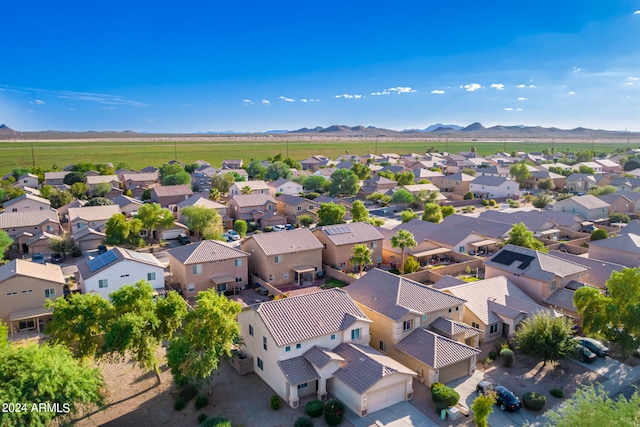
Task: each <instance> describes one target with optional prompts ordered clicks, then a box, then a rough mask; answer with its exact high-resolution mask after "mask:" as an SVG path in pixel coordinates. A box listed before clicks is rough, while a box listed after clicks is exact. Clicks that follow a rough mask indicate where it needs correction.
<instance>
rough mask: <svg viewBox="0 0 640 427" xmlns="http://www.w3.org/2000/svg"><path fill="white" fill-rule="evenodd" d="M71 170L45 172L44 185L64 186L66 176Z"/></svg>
mask: <svg viewBox="0 0 640 427" xmlns="http://www.w3.org/2000/svg"><path fill="white" fill-rule="evenodd" d="M70 173H71V172H70V171H63V172H45V173H44V185H50V186H52V187H54V188H61V187H64V186H65V184H64V177H65V176H67V175H68V174H70Z"/></svg>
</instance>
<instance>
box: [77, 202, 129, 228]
mask: <svg viewBox="0 0 640 427" xmlns="http://www.w3.org/2000/svg"><path fill="white" fill-rule="evenodd" d="M119 213H121V212H120V206H118V205H108V206H83V207H81V208H69V213H68V214H67V217H68V219H69V229H70V231H71V234H74V235H75V234H76V233H77V232H78V231H80V230H82V229H84V228H93V229H94V230H97V229H100V228H101V227H102V226H103V225H104V224H105V223H106V222H107V221H109V219H110V218H111V217H112V216H113V215H115V214H119Z"/></svg>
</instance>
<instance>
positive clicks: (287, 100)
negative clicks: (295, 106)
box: [278, 96, 296, 102]
mask: <svg viewBox="0 0 640 427" xmlns="http://www.w3.org/2000/svg"><path fill="white" fill-rule="evenodd" d="M278 99H282V100H283V101H284V102H296V100H295V99H293V98H287V97H286V96H279V97H278Z"/></svg>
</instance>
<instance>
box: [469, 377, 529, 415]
mask: <svg viewBox="0 0 640 427" xmlns="http://www.w3.org/2000/svg"><path fill="white" fill-rule="evenodd" d="M476 391H477V392H478V393H482V394H486V393H490V392H494V393H495V394H496V405H498V407H499V408H500V409H501V410H503V411H515V410H518V409H520V408H522V402H521V401H520V399H518V396H516V395H515V394H513V393H512V392H511V391H509V389H508V388H506V387H503V386H501V385H493V384H492V383H490V382H489V381H480V382H479V383H478V385H477V386H476Z"/></svg>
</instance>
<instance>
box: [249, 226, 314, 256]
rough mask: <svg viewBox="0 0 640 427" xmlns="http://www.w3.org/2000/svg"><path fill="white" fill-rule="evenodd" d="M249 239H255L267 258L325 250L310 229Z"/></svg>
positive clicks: (254, 236) (281, 232) (260, 235)
mask: <svg viewBox="0 0 640 427" xmlns="http://www.w3.org/2000/svg"><path fill="white" fill-rule="evenodd" d="M249 239H254V240H255V242H256V243H257V244H258V246H259V247H260V249H262V252H264V254H265V255H267V256H271V255H280V254H289V253H293V252H300V251H309V250H315V249H323V248H324V246H323V245H322V243H320V242H319V241H318V239H316V236H314V235H313V233H312V232H311V231H310V230H309V229H308V228H296V229H295V230H287V231H280V232H277V233H262V234H254V235H253V236H251V237H249ZM243 247H244V244H243Z"/></svg>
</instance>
